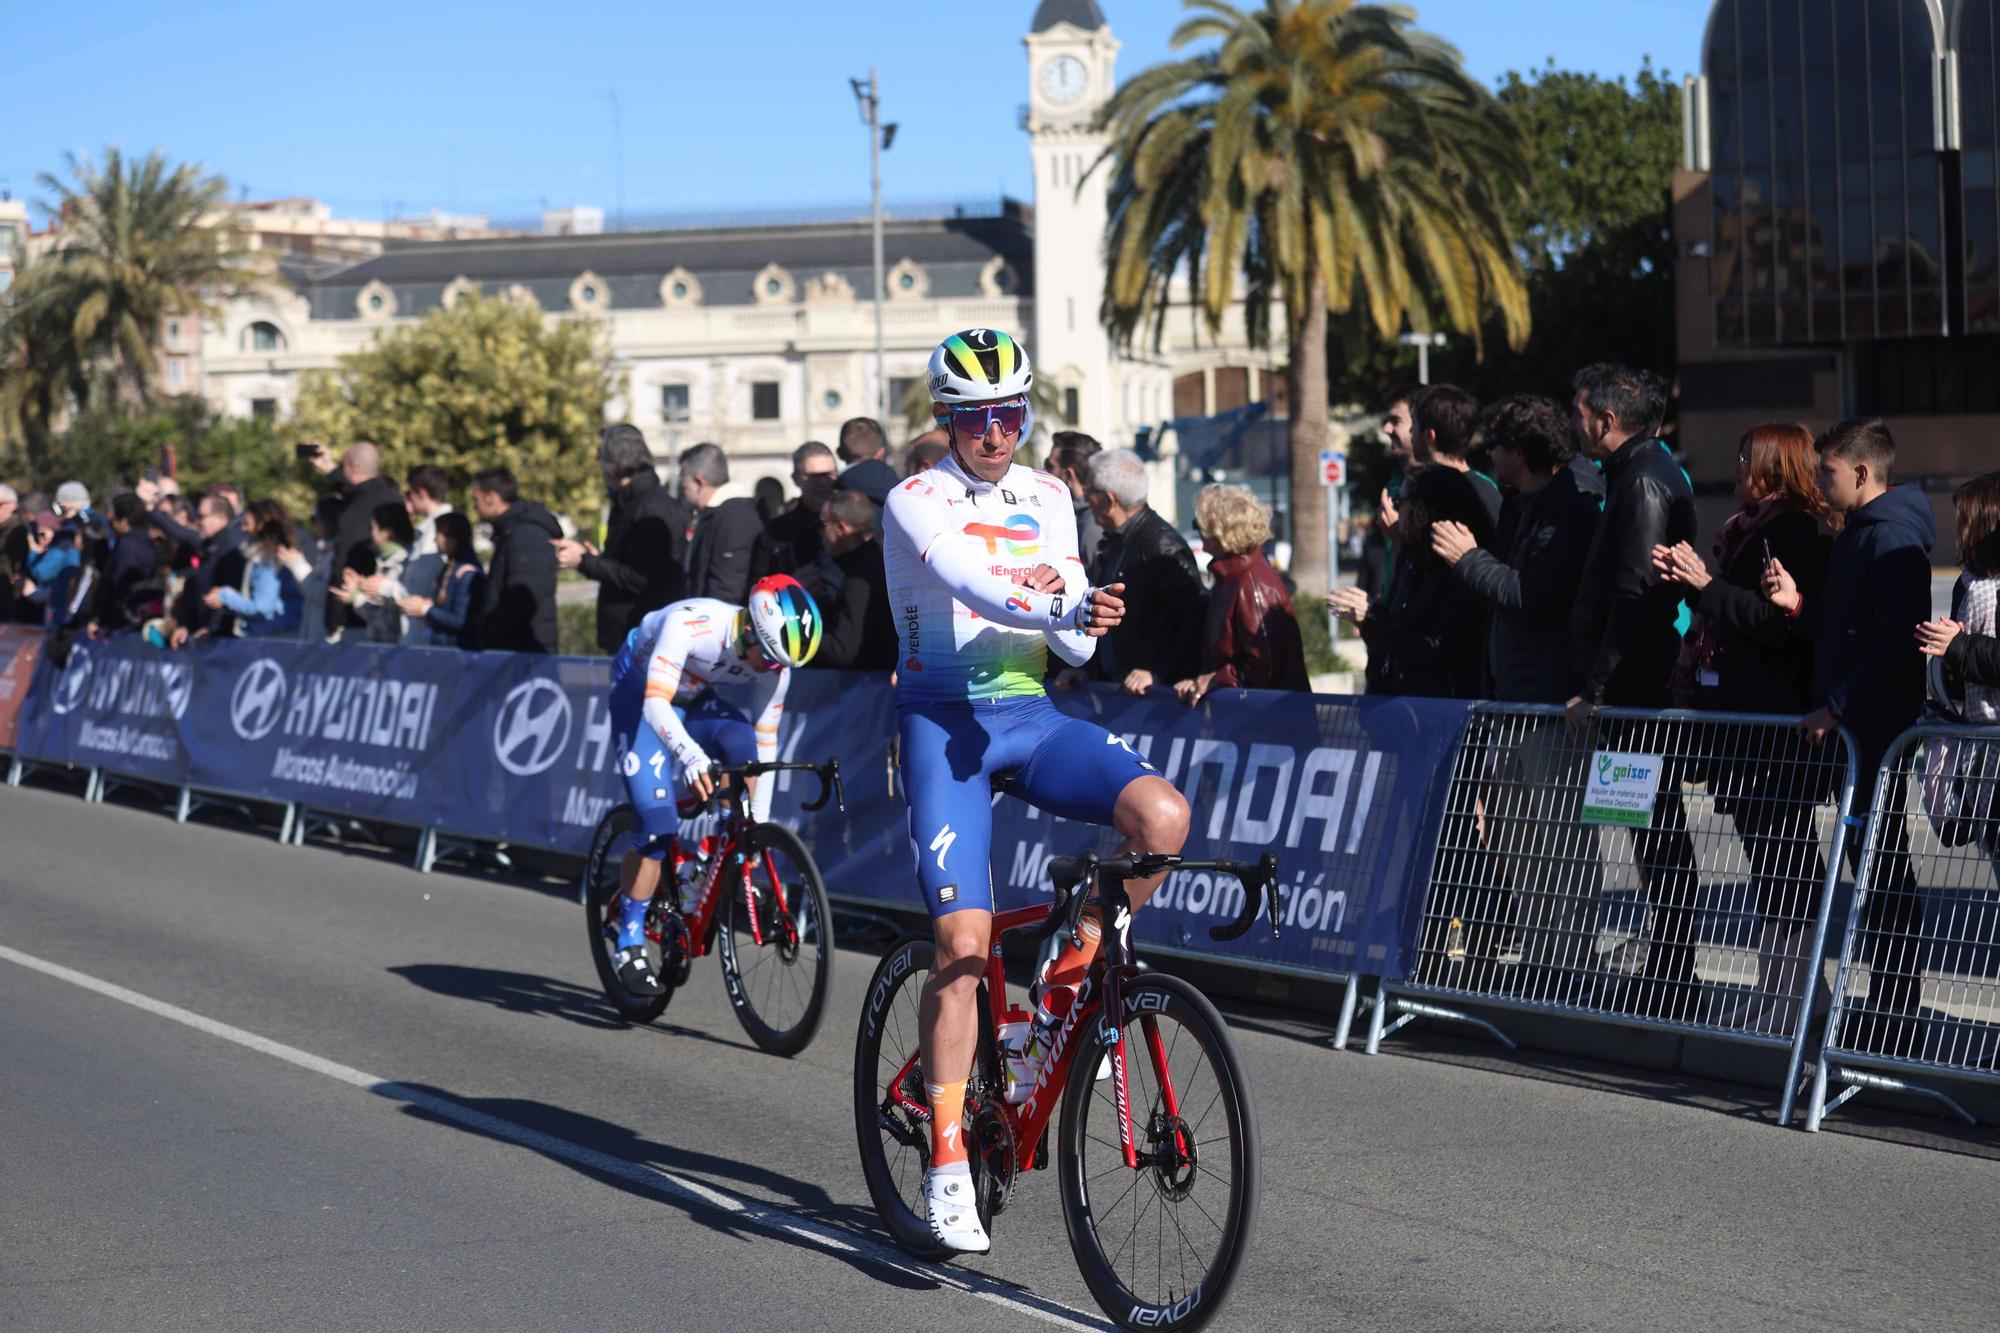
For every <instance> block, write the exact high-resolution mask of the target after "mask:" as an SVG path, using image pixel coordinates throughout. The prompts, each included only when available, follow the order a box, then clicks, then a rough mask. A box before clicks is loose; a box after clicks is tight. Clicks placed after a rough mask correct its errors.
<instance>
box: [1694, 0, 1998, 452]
mask: <svg viewBox="0 0 2000 1333" xmlns="http://www.w3.org/2000/svg"><path fill="white" fill-rule="evenodd" d="M1686 92H1687V96H1686V98H1685V101H1684V111H1685V156H1686V162H1685V163H1684V166H1685V168H1686V170H1684V171H1683V172H1682V173H1681V174H1680V176H1679V177H1678V178H1677V179H1676V182H1675V188H1674V230H1675V235H1676V239H1677V241H1678V243H1679V256H1680V257H1679V261H1678V264H1677V270H1676V303H1677V308H1676V324H1677V335H1678V342H1679V351H1680V376H1681V385H1682V413H1681V416H1682V426H1683V431H1684V435H1685V439H1686V442H1687V445H1688V447H1689V454H1690V462H1691V470H1692V471H1693V472H1694V474H1695V476H1696V479H1697V480H1698V481H1702V480H1707V481H1720V480H1722V479H1723V478H1725V477H1726V476H1727V475H1728V472H1729V468H1730V466H1731V465H1732V464H1733V461H1734V456H1735V443H1736V439H1737V436H1738V435H1739V434H1740V433H1741V432H1742V431H1743V430H1744V429H1745V428H1747V427H1748V426H1750V425H1753V424H1755V423H1756V422H1758V421H1765V420H1801V421H1804V422H1805V423H1806V424H1808V425H1810V426H1814V427H1823V426H1825V425H1827V424H1829V423H1831V422H1832V421H1833V420H1835V419H1837V418H1839V417H1843V416H1852V415H1879V416H1882V417H1885V418H1888V419H1889V421H1890V424H1891V426H1892V428H1893V429H1894V431H1895V433H1896V437H1897V442H1898V446H1899V450H1898V452H1899V459H1898V466H1899V473H1900V475H1901V477H1902V478H1903V479H1916V478H1919V477H1930V478H1938V479H1942V478H1947V477H1952V476H1962V475H1966V474H1970V473H1975V472H1982V471H1986V470H1989V469H1991V468H1994V467H1996V466H2000V449H1995V448H1994V441H1995V439H1996V435H1995V432H1996V430H2000V166H1997V164H2000V0H1717V3H1716V4H1715V5H1714V7H1713V8H1712V10H1711V11H1710V15H1709V22H1708V30H1707V34H1706V37H1705V40H1704V42H1703V50H1702V73H1701V74H1700V75H1699V76H1698V77H1694V78H1690V79H1689V80H1688V82H1687V88H1686Z"/></svg>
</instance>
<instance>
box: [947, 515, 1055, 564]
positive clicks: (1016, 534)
mask: <svg viewBox="0 0 2000 1333" xmlns="http://www.w3.org/2000/svg"><path fill="white" fill-rule="evenodd" d="M965 535H966V536H968V537H978V538H979V539H981V540H982V541H984V542H985V543H986V554H988V555H998V554H1000V544H1001V543H1002V542H1005V543H1006V544H1007V554H1008V555H1015V556H1025V555H1033V554H1035V552H1037V551H1039V550H1041V549H1042V525H1041V524H1040V523H1037V522H1036V521H1035V520H1034V518H1033V516H1031V515H1028V514H1009V515H1008V516H1007V523H1006V526H1005V527H1002V526H1001V525H1000V524H998V523H968V524H966V525H965Z"/></svg>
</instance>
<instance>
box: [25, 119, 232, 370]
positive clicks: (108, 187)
mask: <svg viewBox="0 0 2000 1333" xmlns="http://www.w3.org/2000/svg"><path fill="white" fill-rule="evenodd" d="M69 170H70V175H71V176H72V177H73V178H74V183H73V184H71V183H66V182H64V181H62V180H60V179H58V178H57V177H55V176H53V175H51V174H48V173H43V175H42V176H41V178H40V182H41V185H42V188H44V189H46V190H48V191H50V192H51V194H52V195H53V196H54V197H53V200H52V201H51V202H49V203H47V204H46V205H45V207H47V208H48V210H49V211H50V212H51V213H52V214H54V215H55V217H56V226H57V232H56V241H55V244H54V245H53V246H51V247H50V249H49V251H48V253H47V254H45V255H44V256H43V257H42V259H41V260H40V261H39V264H41V265H47V266H48V267H49V272H48V273H47V274H46V275H45V277H44V279H43V280H44V281H45V282H46V283H47V284H48V289H49V291H50V293H51V297H52V299H54V300H55V301H57V302H58V303H59V304H60V305H61V306H62V307H63V308H64V309H65V311H66V314H67V324H68V329H67V334H68V339H67V341H68V348H67V350H66V352H65V353H64V355H63V357H62V360H63V362H64V363H65V364H66V365H68V366H69V367H70V368H71V372H72V373H71V374H70V375H69V376H68V377H69V378H71V379H78V378H80V379H82V380H84V381H89V380H92V379H94V378H96V377H97V376H99V375H108V376H109V377H110V380H111V386H112V388H113V390H114V392H115V394H116V396H117V398H118V400H119V401H121V402H124V403H143V402H146V401H149V400H150V398H151V396H152V381H153V371H154V365H155V355H154V344H155V339H157V338H158V336H159V332H160V321H161V320H162V319H163V318H164V317H166V316H168V315H211V314H213V313H214V306H213V304H212V299H213V298H214V297H215V296H217V295H219V294H222V293H225V292H229V291H233V290H238V289H242V288H246V287H252V286H257V285H260V284H261V283H262V282H263V281H265V277H264V272H265V271H264V270H263V269H262V268H260V267H258V266H256V265H254V264H253V263H252V262H251V260H252V256H250V255H249V254H248V253H247V252H245V251H244V250H243V249H242V243H241V240H240V238H239V235H238V233H237V232H236V231H235V230H234V229H233V228H231V227H230V226H228V225H226V223H225V222H224V221H223V219H222V213H221V205H222V202H223V197H224V194H225V191H226V189H227V186H226V185H225V183H224V181H223V179H222V178H221V177H220V176H205V175H203V174H202V171H201V168H199V167H197V166H193V165H189V164H185V163H183V164H182V165H180V166H172V165H170V164H169V163H168V162H167V160H166V158H165V157H164V156H162V155H161V154H159V153H157V152H155V153H152V154H149V155H148V156H147V157H146V158H145V159H144V160H142V161H137V162H132V161H128V160H127V159H126V158H125V157H124V156H123V155H122V154H121V153H120V152H119V151H118V149H116V148H110V149H107V150H106V151H105V160H104V169H103V170H102V171H99V170H98V169H97V168H96V167H95V166H93V165H92V164H91V162H90V160H89V159H88V158H78V157H76V156H74V155H72V156H71V157H70V158H69Z"/></svg>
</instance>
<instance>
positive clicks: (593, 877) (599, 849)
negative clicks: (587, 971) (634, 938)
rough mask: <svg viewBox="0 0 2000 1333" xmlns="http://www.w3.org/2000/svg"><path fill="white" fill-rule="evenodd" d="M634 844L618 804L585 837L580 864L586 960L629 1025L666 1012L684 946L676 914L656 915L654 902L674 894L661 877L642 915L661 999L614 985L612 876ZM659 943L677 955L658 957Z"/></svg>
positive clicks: (632, 814)
mask: <svg viewBox="0 0 2000 1333" xmlns="http://www.w3.org/2000/svg"><path fill="white" fill-rule="evenodd" d="M638 843H639V816H638V813H637V812H636V811H634V810H633V809H632V807H631V806H629V805H621V806H618V807H616V808H615V809H613V810H612V811H611V813H610V814H608V815H606V816H604V818H603V819H602V820H600V821H599V822H598V825H597V832H596V833H595V834H594V835H593V836H592V837H591V839H590V854H589V855H588V856H586V857H585V858H584V862H583V912H584V924H585V926H586V927H588V929H589V932H590V961H591V962H592V963H594V964H596V966H597V980H598V983H599V984H600V985H602V986H603V987H604V995H605V998H606V999H608V1000H610V1001H611V1003H612V1004H613V1005H614V1006H615V1007H616V1008H617V1010H618V1012H619V1013H620V1014H622V1015H623V1016H624V1017H625V1018H626V1019H628V1020H629V1021H631V1022H634V1023H650V1022H652V1021H653V1020H654V1019H656V1018H658V1017H659V1016H660V1015H661V1014H663V1013H665V1012H666V1008H667V1001H668V1000H671V999H672V998H673V997H674V987H675V985H676V984H677V983H678V980H679V977H680V975H681V967H680V965H679V962H678V961H677V960H679V961H684V960H685V957H686V945H685V943H684V939H685V935H684V931H683V927H682V926H681V925H680V917H679V914H678V913H672V914H669V915H668V916H666V917H665V918H663V917H662V916H661V915H660V912H659V904H660V903H662V902H664V901H665V900H666V899H667V897H669V896H670V895H671V894H672V893H673V891H674V886H673V883H672V881H671V880H670V879H669V878H668V877H667V876H666V875H664V874H663V875H662V876H661V877H660V878H661V884H660V888H659V889H658V890H657V891H656V892H655V893H654V895H653V900H654V907H653V909H652V910H650V911H649V912H647V914H646V953H647V955H648V956H649V957H650V958H651V959H652V962H653V970H654V974H655V975H656V976H658V977H659V978H660V981H661V984H663V985H664V986H665V987H666V991H665V993H664V994H661V995H634V994H633V993H632V992H631V991H628V990H626V989H625V987H624V986H623V985H621V984H620V983H619V981H618V965H617V964H616V963H615V962H614V961H613V959H614V958H615V957H616V956H617V953H618V920H617V916H616V914H615V908H616V906H617V901H618V877H619V873H620V871H621V870H622V868H623V866H624V863H625V854H626V853H627V852H629V851H631V850H632V849H633V848H634V847H636V846H637V845H638ZM663 940H668V941H673V942H677V943H679V950H678V952H677V953H676V952H675V950H673V949H667V950H666V951H665V956H663V945H662V941H663Z"/></svg>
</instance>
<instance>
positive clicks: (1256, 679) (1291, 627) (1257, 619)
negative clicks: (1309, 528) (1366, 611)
mask: <svg viewBox="0 0 2000 1333" xmlns="http://www.w3.org/2000/svg"><path fill="white" fill-rule="evenodd" d="M1194 513H1195V526H1196V529H1197V531H1199V532H1200V533H1201V541H1202V547H1203V549H1204V550H1205V551H1207V552H1208V554H1209V556H1210V557H1211V562H1210V564H1209V572H1210V573H1211V574H1213V575H1214V577H1215V589H1214V591H1213V592H1211V593H1210V594H1209V597H1208V625H1207V628H1206V630H1205V631H1204V633H1203V635H1202V672H1201V674H1200V675H1198V676H1194V677H1191V678H1190V679H1188V680H1183V681H1180V682H1178V683H1177V684H1176V685H1175V686H1174V693H1175V694H1176V695H1178V696H1179V697H1180V700H1181V702H1182V703H1184V704H1186V705H1187V706H1188V707H1190V708H1192V707H1194V706H1195V705H1196V704H1198V703H1200V702H1201V700H1202V698H1203V696H1205V695H1206V694H1208V692H1209V691H1210V690H1214V689H1239V690H1303V689H1307V688H1309V687H1308V685H1307V683H1306V654H1305V645H1304V643H1303V642H1302V641H1301V640H1300V638H1299V622H1298V618H1297V617H1296V616H1295V615H1293V613H1292V597H1291V594H1290V593H1288V592H1286V591H1285V585H1284V582H1283V581H1282V580H1280V579H1279V577H1278V572H1277V571H1276V570H1274V569H1272V568H1271V564H1270V562H1269V561H1268V560H1266V559H1265V558H1264V543H1265V542H1267V541H1269V540H1270V539H1271V519H1270V516H1269V515H1267V514H1266V513H1265V512H1264V506H1263V505H1261V504H1259V503H1258V502H1257V497H1256V496H1254V495H1252V494H1251V493H1250V492H1249V491H1248V490H1246V489H1244V488H1243V487H1241V486H1225V485H1222V484H1220V483H1217V484H1215V485H1210V486H1204V487H1202V488H1201V491H1200V493H1199V494H1197V495H1196V496H1195V501H1194Z"/></svg>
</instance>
